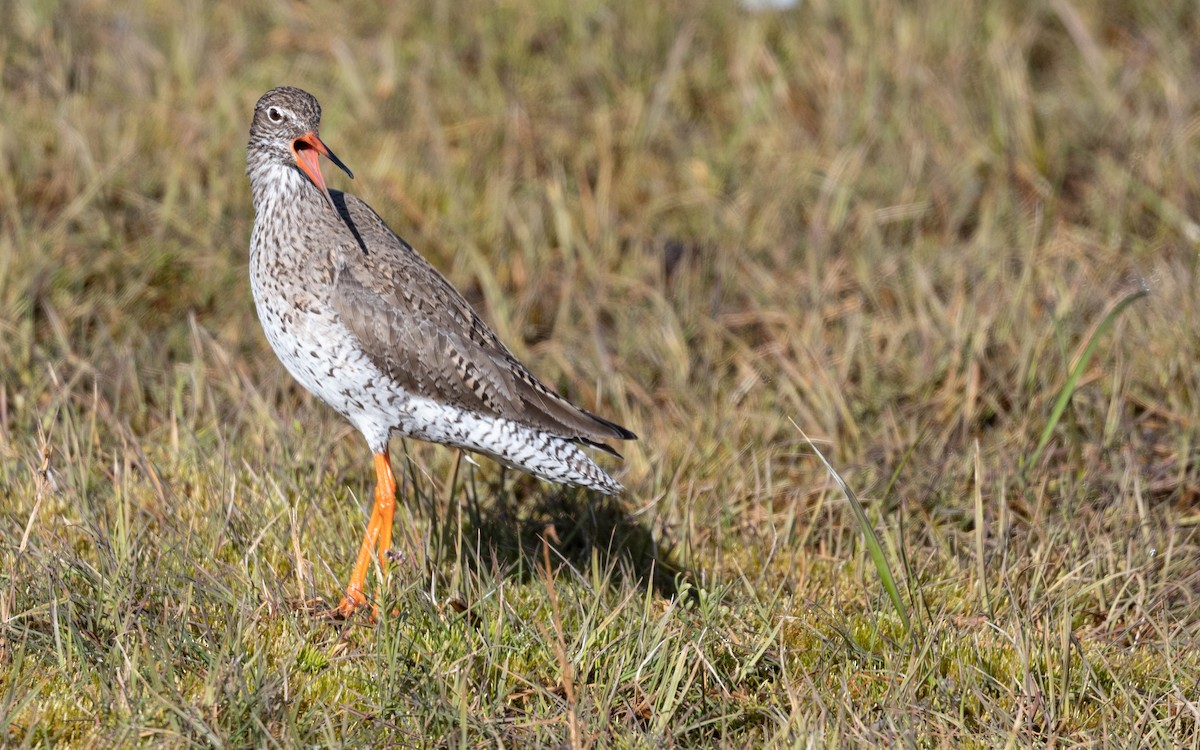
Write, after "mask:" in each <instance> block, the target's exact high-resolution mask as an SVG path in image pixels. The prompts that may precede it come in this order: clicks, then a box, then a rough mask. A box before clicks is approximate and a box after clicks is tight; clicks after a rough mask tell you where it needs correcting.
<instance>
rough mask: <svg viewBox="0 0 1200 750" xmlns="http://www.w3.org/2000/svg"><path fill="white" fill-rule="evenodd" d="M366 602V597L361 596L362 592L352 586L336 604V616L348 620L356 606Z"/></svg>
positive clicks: (356, 608)
mask: <svg viewBox="0 0 1200 750" xmlns="http://www.w3.org/2000/svg"><path fill="white" fill-rule="evenodd" d="M366 603H367V597H365V596H363V592H361V591H359V590H358V589H354V588H351V589H348V590H347V591H346V595H345V596H344V597H342V601H341V603H340V604H338V606H337V616H338V617H339V618H341V619H343V620H349V619H350V618H351V617H353V616H354V613H355V612H356V611H357V610H358V608H359V607H361V606H362V605H364V604H366Z"/></svg>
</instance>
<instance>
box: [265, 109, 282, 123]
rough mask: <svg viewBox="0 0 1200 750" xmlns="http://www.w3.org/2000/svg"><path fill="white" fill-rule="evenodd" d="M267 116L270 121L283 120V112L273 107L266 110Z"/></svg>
mask: <svg viewBox="0 0 1200 750" xmlns="http://www.w3.org/2000/svg"><path fill="white" fill-rule="evenodd" d="M267 117H269V118H271V122H283V113H281V112H280V111H279V110H278V109H275V108H274V107H271V108H270V109H268V110H267Z"/></svg>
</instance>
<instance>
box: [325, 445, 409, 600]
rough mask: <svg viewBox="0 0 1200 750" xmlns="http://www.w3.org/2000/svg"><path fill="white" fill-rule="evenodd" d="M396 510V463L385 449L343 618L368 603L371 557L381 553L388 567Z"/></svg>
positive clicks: (378, 458) (377, 461)
mask: <svg viewBox="0 0 1200 750" xmlns="http://www.w3.org/2000/svg"><path fill="white" fill-rule="evenodd" d="M395 510H396V478H395V476H393V475H392V464H391V461H389V460H388V454H387V451H386V450H385V451H384V452H383V453H376V454H375V507H374V508H373V509H372V510H371V520H370V521H368V522H367V533H366V534H364V535H363V541H362V546H361V547H359V550H358V560H356V561H355V563H354V571H353V572H352V573H351V574H350V583H349V585H347V586H346V596H344V597H343V598H342V602H341V604H339V605H338V613H339V614H341V615H342V616H343V617H349V616H350V615H352V614H354V610H356V609H358V607H359V605H361V604H363V603H364V602H366V601H367V597H366V594H364V593H363V590H364V589H365V588H366V584H367V571H368V570H369V569H370V567H371V558H372V557H374V556H375V555H374V553H375V552H376V550H378V552H379V564H380V566H381V567H384V566H386V564H387V552H388V550H390V549H391V548H392V515H393V514H394V513H395Z"/></svg>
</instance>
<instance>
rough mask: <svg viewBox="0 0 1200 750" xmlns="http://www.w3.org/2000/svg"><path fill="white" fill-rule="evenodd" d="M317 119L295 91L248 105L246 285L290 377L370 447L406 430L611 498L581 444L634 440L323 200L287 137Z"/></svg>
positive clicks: (407, 259) (378, 448)
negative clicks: (251, 212) (562, 392)
mask: <svg viewBox="0 0 1200 750" xmlns="http://www.w3.org/2000/svg"><path fill="white" fill-rule="evenodd" d="M276 116H278V117H279V120H275V119H274V118H275V117H276ZM320 117H321V109H320V105H319V104H318V103H317V100H316V99H315V98H313V97H312V96H311V95H309V94H307V93H306V92H304V91H301V90H299V89H295V88H289V87H284V88H278V89H274V90H272V91H269V92H267V93H266V94H264V95H263V97H262V98H261V99H260V100H259V102H258V105H257V106H256V107H255V112H254V120H253V123H252V125H251V128H250V143H249V146H248V149H247V152H248V158H247V167H248V168H247V171H248V173H249V175H250V183H251V188H252V192H253V196H254V208H255V213H256V217H255V222H254V232H253V235H252V238H251V242H250V280H251V287H252V289H253V292H254V301H255V305H256V306H257V308H258V314H259V318H260V320H261V321H262V326H263V330H264V332H265V333H266V336H267V340H268V341H269V342H270V343H271V347H272V348H273V349H274V350H275V353H276V354H277V355H278V356H279V358H280V360H281V361H282V362H283V364H284V366H285V367H286V368H287V370H288V372H290V373H291V374H292V376H293V377H295V378H296V380H297V381H299V382H300V384H301V385H303V386H304V387H305V388H307V389H308V390H309V391H311V392H312V393H314V394H315V395H316V396H318V397H319V398H320V399H321V400H322V401H324V402H325V403H327V404H329V405H330V406H331V407H333V408H334V409H335V410H337V411H338V412H339V413H340V414H342V415H343V416H344V417H346V419H348V420H350V422H351V423H352V424H354V426H355V427H356V428H358V430H359V431H360V432H362V434H363V436H364V437H365V438H366V440H367V443H368V445H369V446H370V448H371V450H372V451H373V452H375V453H376V454H380V453H384V452H386V449H387V442H388V438H389V436H390V435H392V434H400V435H407V436H411V437H414V438H418V439H421V440H428V441H432V442H437V443H444V444H446V445H451V446H457V447H460V448H465V449H467V450H471V451H475V452H478V453H483V454H486V455H489V456H491V457H493V458H495V459H497V460H499V461H501V462H503V463H505V464H507V465H509V466H512V467H514V468H517V469H520V470H522V471H526V472H529V473H530V474H533V475H535V476H538V477H541V478H543V479H547V480H551V481H554V482H562V483H566V484H574V485H581V486H584V487H590V488H593V489H596V490H599V491H601V492H605V493H615V492H618V491H619V490H620V489H621V487H620V485H619V484H618V483H617V482H616V481H615V480H614V479H613V478H612V477H610V476H609V475H608V474H607V473H606V472H605V471H604V470H603V469H601V468H600V467H599V466H598V465H596V463H595V462H593V461H592V460H591V458H589V457H588V456H587V455H586V454H585V453H584V452H583V451H582V450H581V449H580V446H581V445H585V446H590V447H594V448H599V449H601V450H604V451H606V452H609V453H611V454H614V455H616V451H614V450H613V449H612V448H610V447H609V446H607V445H605V444H604V442H603V441H605V440H610V439H617V440H632V439H636V436H635V435H634V434H633V433H632V432H630V431H629V430H626V429H625V428H623V427H621V426H619V425H616V424H614V423H612V422H609V421H607V420H605V419H602V418H600V417H597V416H595V415H593V414H589V413H588V412H586V411H584V410H582V409H580V408H578V407H576V406H574V405H572V404H571V403H570V402H568V401H566V400H565V399H564V398H562V397H561V396H559V395H558V394H557V393H555V392H554V391H552V390H551V389H550V388H548V387H547V386H545V385H543V384H542V383H541V381H539V380H538V379H537V378H536V377H534V376H533V374H532V373H530V372H529V370H528V369H527V368H526V367H525V366H524V365H522V364H521V363H520V362H518V361H517V360H516V358H515V357H513V355H512V354H511V352H509V350H508V348H507V347H505V346H504V344H503V343H501V342H500V340H499V339H498V338H497V337H496V335H495V333H493V332H492V330H491V329H490V328H489V327H488V326H487V324H485V323H484V322H483V320H482V319H481V318H480V317H479V315H477V314H476V313H475V311H474V310H473V309H472V308H471V306H470V305H469V304H468V303H467V302H466V300H464V299H463V297H462V295H460V294H459V293H458V291H457V290H455V289H454V287H453V286H451V285H450V283H449V282H448V281H447V280H446V279H445V278H444V277H443V276H442V275H441V274H440V273H438V271H437V270H436V269H434V268H433V267H432V266H431V265H429V263H428V262H427V261H426V260H425V259H424V258H422V257H421V256H420V255H418V254H417V253H416V252H415V251H414V250H413V249H412V248H411V247H410V246H409V245H408V244H407V243H406V242H404V240H402V239H400V237H399V236H397V235H396V234H395V233H394V232H392V230H391V229H389V228H388V226H387V225H386V224H384V222H383V220H382V219H380V217H379V215H378V214H376V213H375V212H374V211H373V210H372V209H371V207H370V206H368V205H367V204H366V203H364V202H363V201H361V200H359V199H358V198H356V197H355V196H353V195H350V194H347V193H342V192H339V191H334V190H331V191H329V192H328V194H326V193H325V192H324V191H323V190H322V189H321V188H320V187H318V185H317V184H315V183H314V181H313V180H312V179H311V178H310V177H309V176H308V175H306V174H305V172H304V171H302V170H301V168H300V167H299V166H298V163H299V160H300V159H299V156H298V155H297V151H295V150H294V149H296V148H297V147H298V146H297V143H298V141H297V139H298V138H300V137H301V136H303V135H305V134H306V133H310V132H311V133H313V134H315V133H316V132H317V126H318V124H319V122H320ZM318 142H319V139H318ZM303 146H304V144H303V143H300V144H299V147H303ZM313 163H315V156H314V162H313ZM339 165H340V162H339ZM331 204H332V205H331Z"/></svg>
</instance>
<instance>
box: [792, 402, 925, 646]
mask: <svg viewBox="0 0 1200 750" xmlns="http://www.w3.org/2000/svg"><path fill="white" fill-rule="evenodd" d="M792 426H794V427H795V428H796V429H797V430H799V431H800V434H801V435H802V436H803V437H804V439H805V440H806V441H808V445H809V447H810V448H812V449H813V453H816V454H817V458H819V459H821V463H823V464H825V469H826V470H827V471H828V472H829V475H830V476H831V477H833V481H834V482H836V483H837V486H838V488H840V489H841V491H842V494H843V495H845V496H846V500H847V501H848V502H849V503H850V509H851V510H852V511H854V517H855V518H857V519H858V526H859V529H861V530H862V535H863V541H865V542H866V544H867V551H868V552H869V553H870V554H871V561H872V562H874V563H875V570H876V571H877V572H878V573H879V580H881V581H882V582H883V587H884V589H886V590H887V593H888V596H889V597H891V599H892V604H893V605H895V607H896V612H897V613H898V614H899V615H900V621H901V622H903V623H904V632H906V633H910V632H912V623H911V621H910V620H909V619H908V608H907V607H905V606H904V600H903V599H902V598H901V597H900V588H899V587H898V586H897V585H896V577H895V576H893V575H892V567H891V566H890V565H888V561H887V557H885V556H884V554H883V547H881V546H880V544H879V537H877V536H876V535H875V529H874V527H873V526H872V525H871V520H870V519H869V518H867V511H866V510H865V509H864V508H863V507H862V503H860V502H859V501H858V496H857V495H855V494H854V490H852V489H850V485H848V484H846V480H845V479H843V478H842V475H841V474H839V473H838V470H837V469H835V468H833V464H831V463H829V461H828V460H827V459H826V458H825V454H823V453H821V451H820V449H818V448H817V446H816V445H815V444H814V443H813V441H812V440H811V439H810V438H809V437H808V435H807V434H806V433H805V432H804V430H802V429H800V426H799V425H797V424H796V423H795V422H792Z"/></svg>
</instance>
